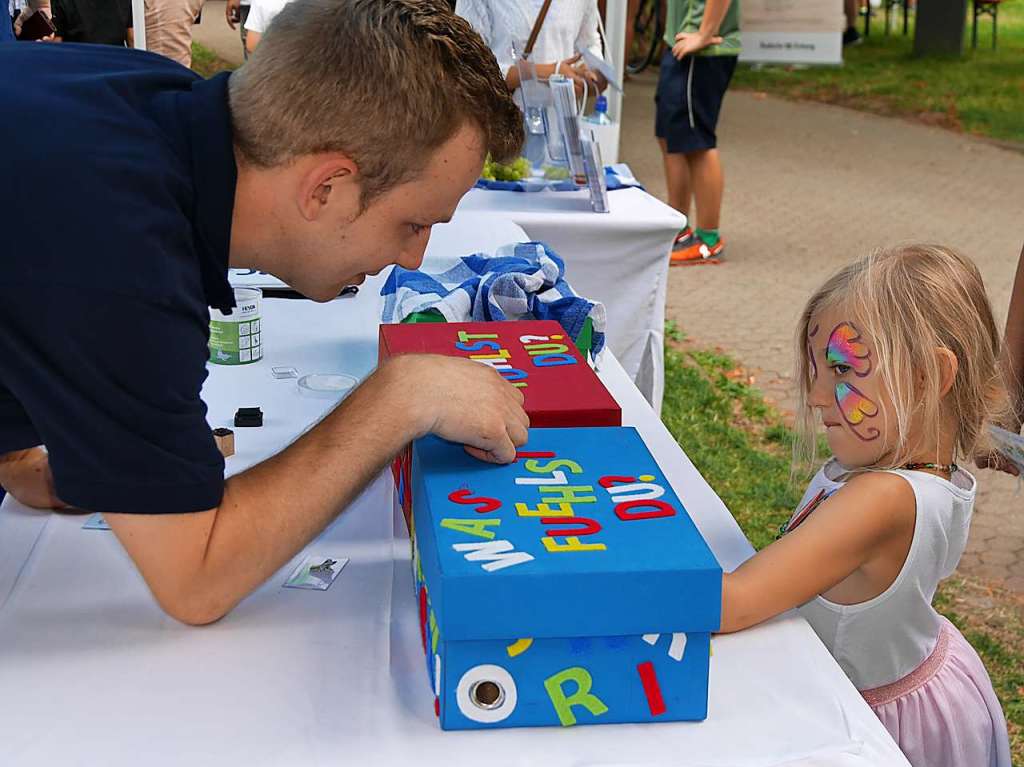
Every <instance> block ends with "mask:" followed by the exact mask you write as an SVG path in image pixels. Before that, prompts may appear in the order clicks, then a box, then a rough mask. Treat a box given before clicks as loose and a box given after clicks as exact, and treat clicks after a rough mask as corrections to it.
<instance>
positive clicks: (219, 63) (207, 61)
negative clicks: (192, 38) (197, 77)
mask: <svg viewBox="0 0 1024 767" xmlns="http://www.w3.org/2000/svg"><path fill="white" fill-rule="evenodd" d="M234 68H235V66H234V64H232V63H231V62H228V61H225V60H224V59H222V58H220V57H219V56H218V55H217V54H216V53H214V52H213V51H211V50H210V49H209V48H207V47H206V46H204V45H200V44H199V43H192V71H193V72H197V73H198V74H201V75H202V76H203V77H211V76H213V75H215V74H217V73H218V72H227V71H229V70H232V69H234Z"/></svg>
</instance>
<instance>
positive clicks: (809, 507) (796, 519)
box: [775, 463, 960, 540]
mask: <svg viewBox="0 0 1024 767" xmlns="http://www.w3.org/2000/svg"><path fill="white" fill-rule="evenodd" d="M903 468H904V469H906V470H907V471H921V470H922V469H929V470H931V471H941V472H943V473H944V474H949V475H950V476H952V475H953V474H955V473H956V472H957V470H958V469H959V468H960V467H959V466H957V465H956V464H955V463H949V464H944V463H905V464H903ZM833 492H835V491H834V490H832V491H828V490H819V491H818V494H817V495H815V496H814V497H813V498H811V500H809V501H808V502H807V503H806V505H804V507H803V508H802V509H800V510H799V511H798V512H797V513H796V514H794V515H793V516H792V518H790V520H789V521H788V522H784V523H783V524H782V525H780V526H779V534H778V535H776V536H775V540H778V539H779V538H781V537H782V536H784V535H785V534H786V533H789V532H792V531H793V530H795V529H796V528H797V527H799V526H800V524H801V523H802V522H803V521H804V520H805V519H807V518H808V517H809V516H811V513H812V512H813V511H814V510H815V509H817V508H818V507H819V506H821V504H822V503H824V502H825V501H827V500H828V497H829V496H830V495H832V493H833Z"/></svg>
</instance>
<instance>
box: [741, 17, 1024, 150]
mask: <svg viewBox="0 0 1024 767" xmlns="http://www.w3.org/2000/svg"><path fill="white" fill-rule="evenodd" d="M883 19H884V17H883V15H882V14H881V13H879V14H878V15H877V16H875V17H874V18H873V19H872V24H871V37H868V38H865V39H864V42H863V44H862V45H858V46H851V47H847V48H846V49H845V51H844V57H845V64H844V65H843V66H842V67H817V68H807V69H798V68H792V67H765V68H762V69H752V68H751V67H749V66H741V67H740V68H739V69H738V70H737V71H736V76H735V79H734V81H733V82H734V87H738V88H743V89H748V90H757V91H766V92H768V93H772V94H777V95H781V96H785V97H787V98H796V99H808V100H813V101H823V102H828V103H833V104H841V105H844V106H850V107H853V108H856V109H864V110H866V111H871V112H877V113H880V114H887V115H902V116H909V117H915V118H919V119H922V120H924V121H926V122H929V123H932V124H937V125H942V126H945V127H949V128H953V129H956V130H963V131H966V132H968V133H973V134H977V135H980V136H987V137H990V138H995V139H1000V140H1005V141H1013V142H1018V143H1021V144H1024V0H1006V2H1004V3H1003V6H1002V8H1001V9H1000V11H999V47H998V48H997V49H996V50H994V51H993V50H992V48H991V43H990V33H991V20H990V19H988V18H987V17H984V18H982V19H981V20H980V22H979V33H978V49H977V50H976V51H972V50H971V48H970V19H968V23H967V39H966V42H965V46H964V47H965V54H964V57H963V59H915V58H913V57H912V55H911V48H912V45H913V34H914V29H913V21H912V20H911V29H910V34H909V35H907V36H906V37H904V36H903V34H902V22H901V24H899V25H894V29H893V31H892V32H890V34H889V35H888V36H886V35H884V34H883V24H884V21H883ZM897 27H898V28H897ZM860 28H861V29H862V28H863V27H860Z"/></svg>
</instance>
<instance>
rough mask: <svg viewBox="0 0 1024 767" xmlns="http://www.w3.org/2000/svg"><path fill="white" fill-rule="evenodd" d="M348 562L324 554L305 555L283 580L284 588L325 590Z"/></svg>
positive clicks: (345, 559) (342, 558)
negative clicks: (286, 578)
mask: <svg viewBox="0 0 1024 767" xmlns="http://www.w3.org/2000/svg"><path fill="white" fill-rule="evenodd" d="M347 564H348V559H347V558H344V557H340V558H337V559H336V558H334V557H325V556H315V557H306V558H305V559H303V560H302V561H301V562H300V563H299V566H298V567H296V568H295V569H294V570H293V571H292V574H291V576H289V578H288V580H287V581H285V584H284V587H285V588H286V589H312V590H314V591H327V589H329V588H330V587H331V584H332V583H334V579H335V578H337V577H338V573H340V572H341V570H342V568H343V567H345V565H347Z"/></svg>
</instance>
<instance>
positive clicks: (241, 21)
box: [224, 0, 251, 59]
mask: <svg viewBox="0 0 1024 767" xmlns="http://www.w3.org/2000/svg"><path fill="white" fill-rule="evenodd" d="M250 8H251V3H250V0H227V2H226V3H224V19H225V21H227V23H228V26H229V27H231V28H232V29H234V28H235V26H236V25H237V26H238V36H239V37H240V38H241V40H242V58H243V59H247V58H249V49H248V48H246V47H245V41H246V38H247V37H248V32H247V31H246V29H245V22H246V21H248V20H249V10H250Z"/></svg>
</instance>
